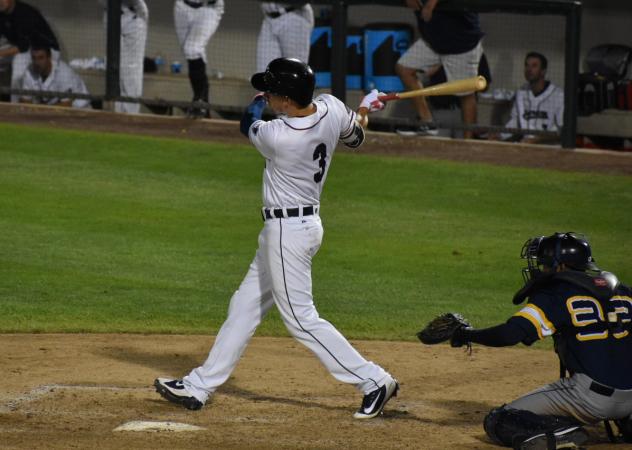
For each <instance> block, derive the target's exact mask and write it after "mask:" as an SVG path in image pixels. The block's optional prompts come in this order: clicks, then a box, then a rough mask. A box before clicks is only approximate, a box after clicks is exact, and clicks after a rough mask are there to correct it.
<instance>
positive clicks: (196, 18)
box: [173, 0, 224, 63]
mask: <svg viewBox="0 0 632 450" xmlns="http://www.w3.org/2000/svg"><path fill="white" fill-rule="evenodd" d="M189 3H191V4H199V5H201V6H199V7H192V6H190V5H189V4H187V3H185V2H184V1H183V0H176V2H175V4H174V6H173V18H174V22H175V26H176V35H177V36H178V42H179V43H180V47H181V48H182V53H184V57H185V58H186V59H188V60H195V59H199V58H201V59H202V60H203V61H204V63H206V46H207V44H208V41H209V40H210V39H211V37H212V36H213V34H215V31H216V30H217V27H218V26H219V22H220V20H221V18H222V15H223V14H224V0H217V1H216V2H214V3H210V4H209V2H208V0H204V1H197V0H196V1H195V2H193V1H191V2H189Z"/></svg>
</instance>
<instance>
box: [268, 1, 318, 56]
mask: <svg viewBox="0 0 632 450" xmlns="http://www.w3.org/2000/svg"><path fill="white" fill-rule="evenodd" d="M276 20H277V21H279V23H278V26H279V27H280V28H281V29H282V32H281V30H279V32H277V33H276V34H277V36H278V39H279V44H280V45H281V55H282V56H283V57H285V58H297V59H299V60H301V61H303V62H306V63H307V62H308V61H309V47H310V43H311V35H312V29H313V28H314V13H313V12H312V8H311V6H309V5H306V7H305V8H303V9H301V10H300V11H299V12H291V13H288V14H283V15H282V16H281V17H279V18H278V19H276Z"/></svg>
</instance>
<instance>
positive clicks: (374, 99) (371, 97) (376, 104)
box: [360, 89, 386, 112]
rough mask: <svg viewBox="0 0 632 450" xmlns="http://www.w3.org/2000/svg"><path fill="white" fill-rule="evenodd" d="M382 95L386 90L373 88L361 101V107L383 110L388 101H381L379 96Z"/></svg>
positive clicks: (373, 110) (372, 110)
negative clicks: (380, 90)
mask: <svg viewBox="0 0 632 450" xmlns="http://www.w3.org/2000/svg"><path fill="white" fill-rule="evenodd" d="M380 95H386V94H384V92H379V91H378V90H377V89H373V90H372V91H371V92H369V93H368V94H367V95H365V96H364V98H363V99H362V101H361V102H360V108H366V109H368V110H369V112H375V111H381V110H383V109H384V108H385V107H386V103H384V102H381V101H380V100H379V99H378V97H379V96H380Z"/></svg>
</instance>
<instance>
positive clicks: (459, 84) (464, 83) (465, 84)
mask: <svg viewBox="0 0 632 450" xmlns="http://www.w3.org/2000/svg"><path fill="white" fill-rule="evenodd" d="M486 87H487V80H486V79H485V77H482V76H480V75H479V76H478V77H472V78H465V79H463V80H455V81H448V82H447V83H441V84H436V85H434V86H430V87H427V88H423V89H417V90H415V91H406V92H393V93H390V94H386V95H380V96H379V97H378V100H380V101H381V102H387V101H389V100H400V99H402V98H412V97H419V96H424V97H429V96H431V95H435V96H436V95H453V94H459V93H461V92H472V91H474V92H475V91H482V90H483V89H485V88H486Z"/></svg>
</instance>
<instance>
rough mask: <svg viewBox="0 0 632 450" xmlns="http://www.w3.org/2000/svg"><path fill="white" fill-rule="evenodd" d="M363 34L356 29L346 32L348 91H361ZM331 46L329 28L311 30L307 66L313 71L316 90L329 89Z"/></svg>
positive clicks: (322, 27) (319, 27)
mask: <svg viewBox="0 0 632 450" xmlns="http://www.w3.org/2000/svg"><path fill="white" fill-rule="evenodd" d="M362 41H363V34H362V32H361V31H360V30H358V29H349V30H348V32H347V77H346V86H347V88H348V89H362V77H363V74H364V54H363V53H364V46H363V43H362ZM331 45H332V31H331V27H330V26H316V27H314V29H313V30H312V36H311V39H310V49H309V65H310V67H311V68H312V70H313V71H314V75H315V77H316V87H317V88H330V87H331Z"/></svg>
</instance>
